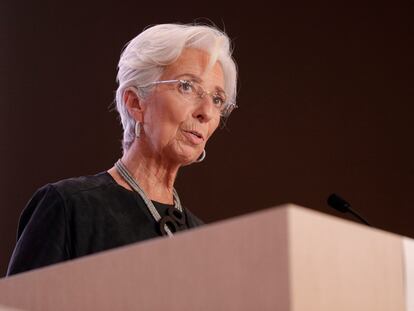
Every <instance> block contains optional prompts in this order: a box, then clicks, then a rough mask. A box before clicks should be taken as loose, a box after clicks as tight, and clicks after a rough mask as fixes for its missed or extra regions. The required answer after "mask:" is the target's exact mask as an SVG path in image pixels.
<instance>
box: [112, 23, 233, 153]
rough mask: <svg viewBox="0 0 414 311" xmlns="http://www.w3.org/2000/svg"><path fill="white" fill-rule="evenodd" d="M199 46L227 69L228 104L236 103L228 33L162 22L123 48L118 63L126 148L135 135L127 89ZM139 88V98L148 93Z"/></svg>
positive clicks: (156, 75)
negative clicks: (126, 103)
mask: <svg viewBox="0 0 414 311" xmlns="http://www.w3.org/2000/svg"><path fill="white" fill-rule="evenodd" d="M190 47H192V48H198V49H200V50H203V51H206V52H207V53H209V54H210V65H214V64H215V63H216V61H219V62H220V64H221V66H222V69H223V73H224V83H225V86H224V89H225V92H226V94H227V96H228V101H227V105H228V106H229V107H232V106H233V105H235V104H236V103H235V102H236V92H237V67H236V63H235V61H234V60H233V58H232V55H231V54H232V49H231V43H230V39H229V38H228V36H227V35H226V34H225V33H224V32H222V31H220V30H219V29H217V28H215V27H212V26H206V25H192V24H190V25H188V24H187V25H184V24H160V25H156V26H152V27H150V28H147V29H146V30H145V31H143V32H141V33H140V34H139V35H138V36H136V37H135V38H134V39H132V40H131V41H130V42H129V43H128V44H127V45H126V46H125V48H124V50H123V52H122V54H121V58H120V60H119V63H118V74H117V82H118V89H117V90H116V97H115V102H116V109H117V111H118V113H119V115H120V118H121V123H122V127H123V129H124V134H123V140H122V148H123V150H124V152H126V151H127V150H128V149H129V147H130V146H131V144H132V142H133V141H134V139H135V131H134V128H135V120H134V119H133V118H132V116H131V115H130V114H129V112H128V109H127V108H126V105H125V103H124V92H125V90H126V89H127V88H129V87H137V86H140V85H146V84H149V83H151V82H154V81H157V80H158V79H159V78H160V77H161V75H162V73H163V71H164V69H165V67H166V66H167V65H169V64H172V63H173V62H175V61H176V60H177V59H178V58H179V57H180V55H181V53H182V51H183V49H184V48H190ZM145 91H146V90H144V89H142V88H138V95H139V96H140V98H145V96H147V95H148V94H146V92H145Z"/></svg>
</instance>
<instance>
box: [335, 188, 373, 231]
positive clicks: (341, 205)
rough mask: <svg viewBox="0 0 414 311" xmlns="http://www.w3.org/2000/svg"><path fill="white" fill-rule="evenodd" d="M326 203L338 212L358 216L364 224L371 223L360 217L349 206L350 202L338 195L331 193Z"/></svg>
mask: <svg viewBox="0 0 414 311" xmlns="http://www.w3.org/2000/svg"><path fill="white" fill-rule="evenodd" d="M327 203H328V205H329V206H330V207H332V208H334V209H336V210H337V211H338V212H341V213H350V214H352V215H353V216H355V217H356V218H358V219H359V220H360V221H361V222H363V223H364V224H366V225H367V226H370V227H372V225H370V224H369V223H368V221H366V220H365V219H364V218H362V216H361V215H359V214H358V213H357V212H355V211H354V210H353V209H352V208H351V204H349V203H348V202H347V201H345V200H344V199H342V198H341V197H340V196H339V195H337V194H335V193H332V194H331V195H330V196H329V197H328V200H327Z"/></svg>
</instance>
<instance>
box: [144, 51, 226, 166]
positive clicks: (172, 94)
mask: <svg viewBox="0 0 414 311" xmlns="http://www.w3.org/2000/svg"><path fill="white" fill-rule="evenodd" d="M208 63H209V54H208V53H207V52H204V51H202V50H199V49H194V48H188V49H185V50H184V51H183V53H182V54H181V56H180V57H179V58H178V59H177V61H175V62H174V63H172V64H171V65H169V66H167V67H166V69H165V71H164V73H163V75H162V76H161V78H160V80H175V79H182V80H192V81H197V82H199V84H200V85H201V86H202V87H203V88H204V90H206V91H207V92H215V91H218V90H223V89H224V76H223V71H222V67H221V65H220V63H218V62H216V63H215V64H214V66H212V67H210V68H207V67H208ZM142 109H143V110H142V115H141V116H142V120H141V122H142V126H143V131H142V132H143V133H141V137H140V138H139V140H141V139H143V141H142V143H145V145H146V146H145V147H146V148H145V149H146V150H147V151H149V152H152V153H153V154H152V155H151V156H153V157H155V158H158V159H161V160H162V161H168V162H171V163H175V164H179V165H186V164H190V163H192V162H193V161H195V160H196V159H197V158H198V157H199V156H200V154H201V153H202V152H203V149H204V147H205V145H206V143H207V141H208V139H209V138H210V136H211V135H212V134H213V133H214V131H215V130H216V129H217V126H218V125H219V122H220V111H219V110H218V109H217V107H216V105H215V104H214V103H213V101H212V97H211V96H208V95H206V96H203V97H202V98H199V99H196V100H194V101H191V102H189V101H186V100H183V97H182V96H181V94H180V93H179V91H178V90H177V85H176V84H158V85H157V86H155V87H154V91H153V92H152V94H151V95H149V96H148V97H147V98H146V99H145V100H144V101H143V102H142Z"/></svg>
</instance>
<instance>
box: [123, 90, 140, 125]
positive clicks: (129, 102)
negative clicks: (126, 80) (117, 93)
mask: <svg viewBox="0 0 414 311" xmlns="http://www.w3.org/2000/svg"><path fill="white" fill-rule="evenodd" d="M124 103H125V106H126V109H127V110H128V113H129V114H130V115H131V116H132V117H133V118H134V119H135V120H136V121H139V122H142V121H143V111H144V106H143V105H142V101H141V100H140V99H139V97H138V92H137V90H136V89H134V88H127V89H126V90H125V92H124Z"/></svg>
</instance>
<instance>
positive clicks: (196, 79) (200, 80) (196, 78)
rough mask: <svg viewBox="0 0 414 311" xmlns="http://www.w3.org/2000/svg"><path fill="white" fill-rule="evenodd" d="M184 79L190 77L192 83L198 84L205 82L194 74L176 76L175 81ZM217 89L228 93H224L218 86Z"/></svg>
mask: <svg viewBox="0 0 414 311" xmlns="http://www.w3.org/2000/svg"><path fill="white" fill-rule="evenodd" d="M183 77H190V78H191V81H195V82H197V83H201V82H203V80H202V79H201V78H200V77H198V76H196V75H194V74H192V73H183V74H180V75H178V76H176V77H175V79H180V78H183ZM215 89H216V91H219V92H223V93H226V92H225V91H224V90H223V89H222V88H221V87H219V86H216V87H215Z"/></svg>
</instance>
